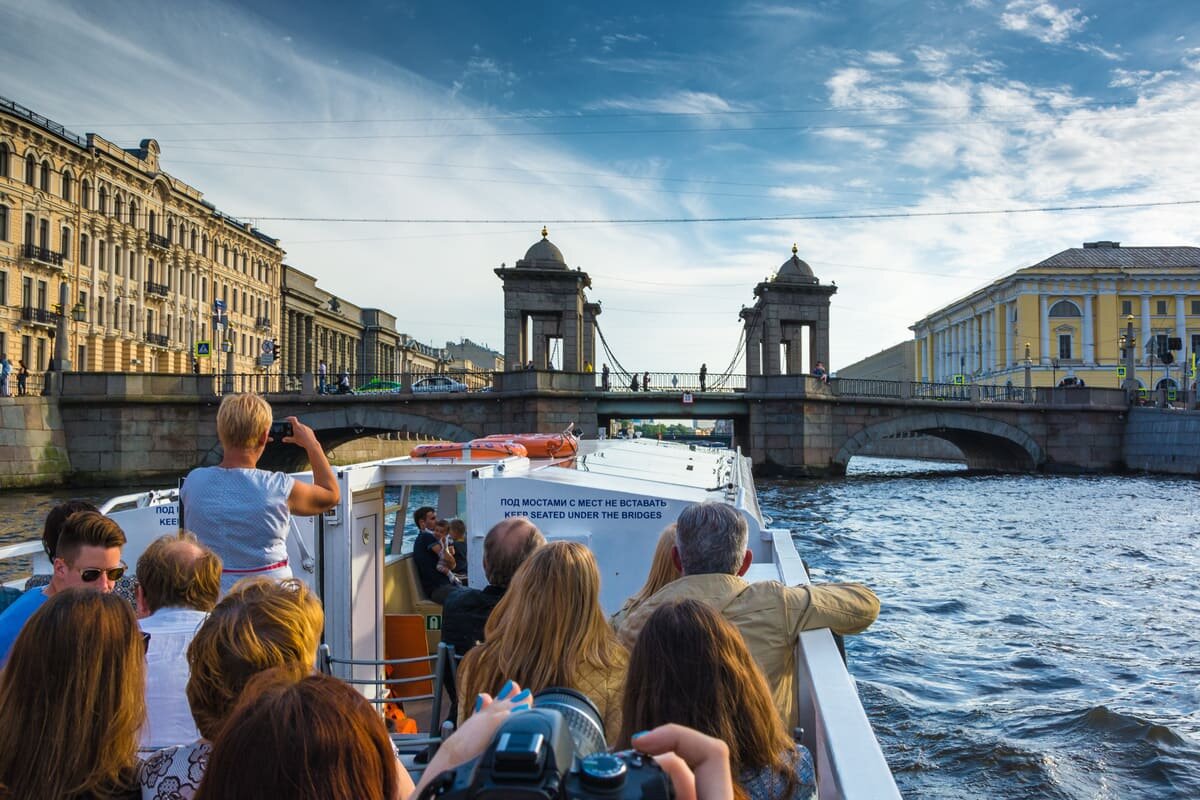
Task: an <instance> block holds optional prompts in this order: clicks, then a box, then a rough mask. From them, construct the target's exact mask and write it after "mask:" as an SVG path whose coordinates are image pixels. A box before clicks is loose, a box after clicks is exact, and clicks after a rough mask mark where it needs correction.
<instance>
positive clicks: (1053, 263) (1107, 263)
mask: <svg viewBox="0 0 1200 800" xmlns="http://www.w3.org/2000/svg"><path fill="white" fill-rule="evenodd" d="M1037 267H1075V268H1079V269H1089V268H1090V269H1095V268H1105V267H1109V268H1132V269H1159V268H1163V267H1200V247H1122V246H1121V243H1120V242H1084V244H1083V247H1072V248H1070V249H1067V250H1063V251H1062V252H1061V253H1055V254H1054V255H1052V256H1050V257H1049V258H1047V259H1046V260H1045V261H1039V262H1038V263H1036V264H1034V265H1033V268H1037Z"/></svg>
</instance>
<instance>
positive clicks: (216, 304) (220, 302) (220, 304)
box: [213, 300, 225, 311]
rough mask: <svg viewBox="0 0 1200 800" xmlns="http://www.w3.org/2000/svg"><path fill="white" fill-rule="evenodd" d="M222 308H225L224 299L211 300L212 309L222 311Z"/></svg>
mask: <svg viewBox="0 0 1200 800" xmlns="http://www.w3.org/2000/svg"><path fill="white" fill-rule="evenodd" d="M224 310H225V301H224V300H213V311H224Z"/></svg>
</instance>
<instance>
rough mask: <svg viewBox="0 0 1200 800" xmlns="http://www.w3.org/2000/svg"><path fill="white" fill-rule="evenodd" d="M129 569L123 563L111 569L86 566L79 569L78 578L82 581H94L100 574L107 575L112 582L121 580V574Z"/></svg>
mask: <svg viewBox="0 0 1200 800" xmlns="http://www.w3.org/2000/svg"><path fill="white" fill-rule="evenodd" d="M127 569H129V568H128V567H127V566H125V564H124V563H122V564H121V566H119V567H113V568H112V569H100V568H99V567H87V568H86V569H81V570H79V578H80V580H82V581H83V582H84V583H95V582H96V581H98V580H100V576H101V575H107V576H108V579H109V580H110V581H112V582H113V583H116V582H117V581H119V580H121V576H122V575H124V574H125V570H127Z"/></svg>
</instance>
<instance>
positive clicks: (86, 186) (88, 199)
mask: <svg viewBox="0 0 1200 800" xmlns="http://www.w3.org/2000/svg"><path fill="white" fill-rule="evenodd" d="M79 202H80V204H81V205H82V206H83V208H84V210H87V209H90V208H91V207H92V184H91V182H90V181H89V180H87V179H86V178H84V179H83V182H82V183H80V184H79Z"/></svg>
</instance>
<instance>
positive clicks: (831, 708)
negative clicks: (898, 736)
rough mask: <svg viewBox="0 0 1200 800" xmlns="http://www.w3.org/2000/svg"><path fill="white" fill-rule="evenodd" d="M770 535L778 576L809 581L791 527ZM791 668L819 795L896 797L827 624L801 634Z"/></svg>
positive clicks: (831, 798)
mask: <svg viewBox="0 0 1200 800" xmlns="http://www.w3.org/2000/svg"><path fill="white" fill-rule="evenodd" d="M774 540H775V542H774V544H775V553H776V555H775V559H776V564H777V565H778V567H779V575H780V578H779V579H780V580H781V581H782V582H783V583H784V584H785V585H787V586H797V585H800V584H804V583H808V582H809V581H808V575H807V572H806V571H805V569H804V562H803V561H802V560H801V559H800V556H799V554H798V553H797V552H796V548H795V546H794V544H793V543H792V541H791V532H790V531H786V530H776V531H774ZM796 673H797V675H796V677H797V680H796V687H797V692H798V696H797V700H798V703H799V708H800V725H801V727H803V728H804V729H805V732H806V737H805V744H806V745H808V747H809V748H810V749H811V750H812V753H813V758H814V760H815V761H816V766H817V778H818V783H819V789H820V796H821V798H822V800H839V799H840V798H853V799H854V800H857V799H858V798H870V800H889V799H890V798H896V800H899V798H900V790H899V789H898V788H897V787H896V781H895V779H894V778H893V777H892V772H891V770H890V769H889V768H888V764H887V759H886V758H884V755H883V750H882V749H881V748H880V747H879V741H878V740H877V739H876V738H875V732H874V731H873V730H872V729H871V723H870V721H869V720H868V719H867V714H866V712H865V711H864V710H863V707H862V701H861V700H860V699H859V696H858V690H857V688H856V686H855V684H854V679H853V678H852V677H851V676H850V673H849V672H848V671H847V670H846V667H845V665H844V664H843V663H842V656H841V653H840V652H839V651H838V648H837V644H836V643H835V642H834V640H833V634H831V633H830V632H829V629H827V628H822V629H821V630H814V631H804V632H803V633H801V634H800V641H799V643H798V644H797V646H796ZM818 720H819V721H820V723H819V724H818Z"/></svg>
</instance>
